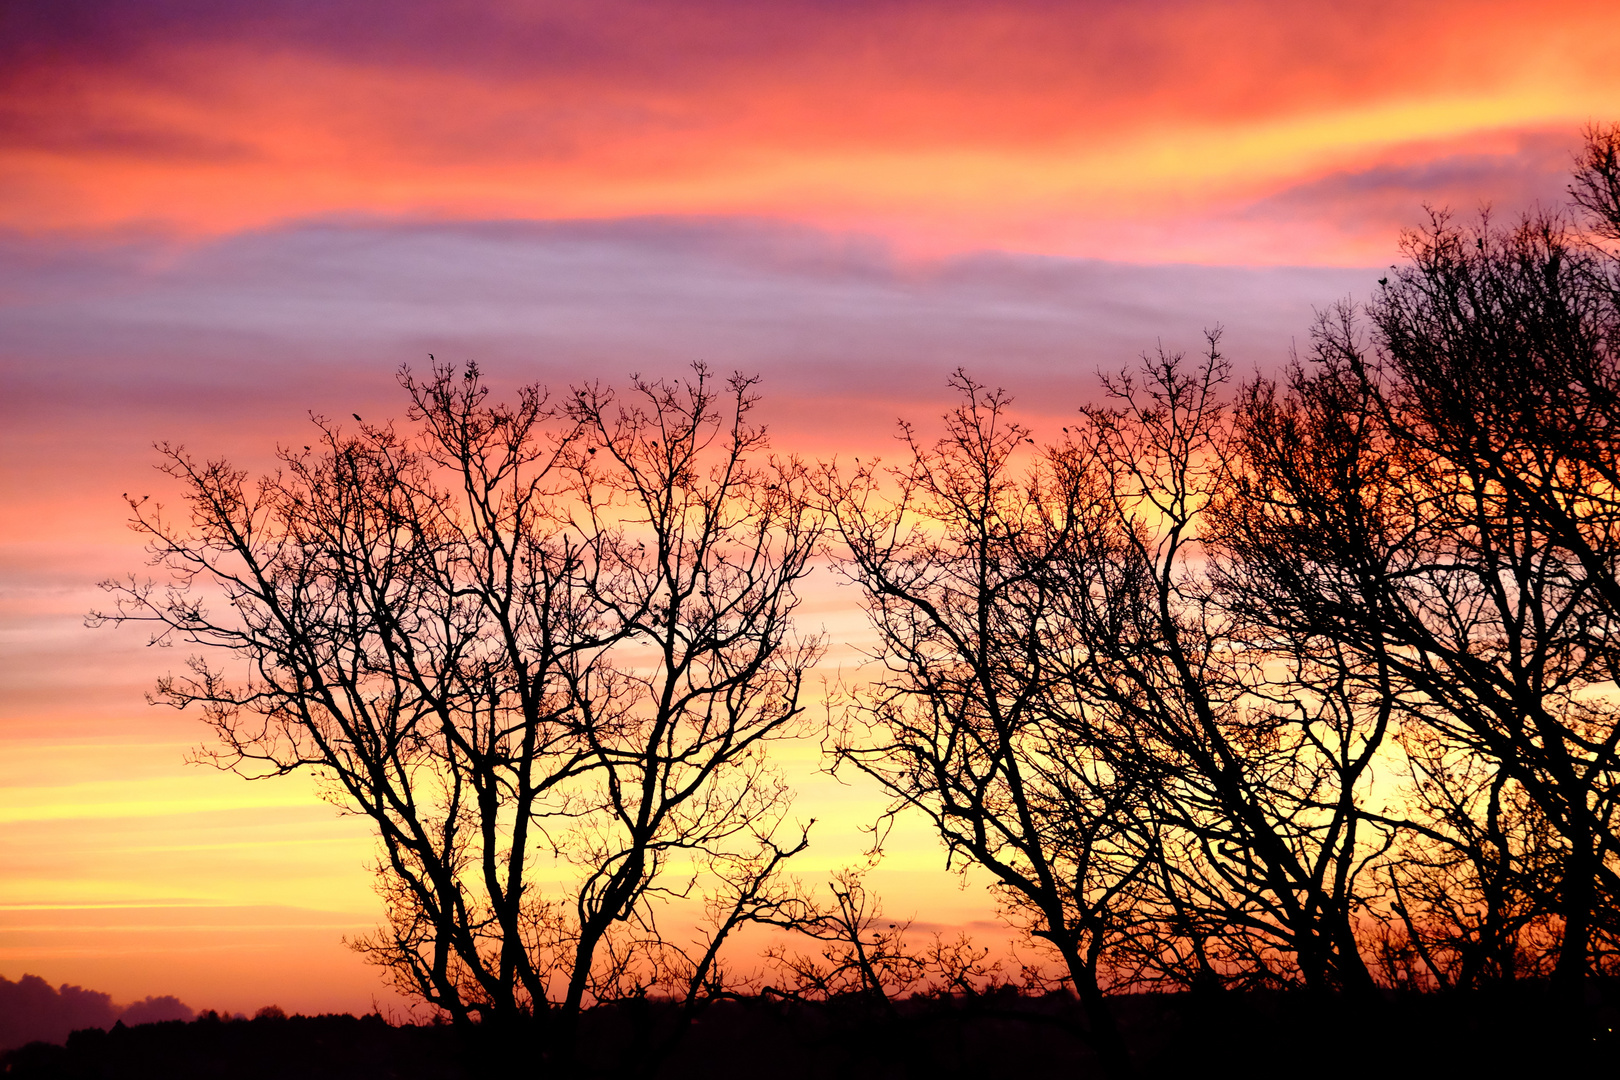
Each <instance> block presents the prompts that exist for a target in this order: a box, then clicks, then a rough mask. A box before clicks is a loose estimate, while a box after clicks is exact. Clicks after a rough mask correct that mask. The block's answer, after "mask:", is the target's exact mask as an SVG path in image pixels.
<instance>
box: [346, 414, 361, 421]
mask: <svg viewBox="0 0 1620 1080" xmlns="http://www.w3.org/2000/svg"><path fill="white" fill-rule="evenodd" d="M349 415H350V416H352V417H354V418H355V419H356V420H358V419H360V414H359V413H350V414H349Z"/></svg>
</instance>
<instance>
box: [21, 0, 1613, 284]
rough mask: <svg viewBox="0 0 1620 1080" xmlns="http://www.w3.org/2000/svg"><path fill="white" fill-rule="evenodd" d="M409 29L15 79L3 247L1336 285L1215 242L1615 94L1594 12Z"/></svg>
mask: <svg viewBox="0 0 1620 1080" xmlns="http://www.w3.org/2000/svg"><path fill="white" fill-rule="evenodd" d="M272 8H274V5H272ZM406 10H407V16H406V17H405V18H404V20H403V23H404V25H403V28H395V29H394V30H393V31H391V32H389V33H381V32H379V34H378V36H376V37H375V38H373V37H368V36H367V34H366V33H365V31H364V28H363V27H362V28H360V29H355V28H352V27H351V28H348V29H347V31H345V30H344V28H342V27H339V28H336V29H331V30H330V33H329V34H328V36H327V37H324V38H319V39H317V38H315V37H312V35H311V34H310V33H306V32H302V31H300V30H299V28H298V26H297V25H296V24H294V23H289V22H287V21H280V22H278V21H276V20H274V19H270V20H268V21H265V20H262V19H261V20H257V21H243V22H241V23H240V24H236V23H229V22H227V23H223V24H209V25H207V26H205V27H202V28H201V29H198V28H191V29H190V31H189V32H188V30H187V28H186V27H184V26H182V27H179V28H177V30H176V31H175V32H174V33H172V34H170V35H168V36H165V37H163V38H147V37H143V36H141V35H139V34H134V36H133V37H132V38H131V39H130V40H128V41H125V40H123V39H119V40H120V41H121V42H122V44H120V46H119V47H118V48H116V49H114V48H110V47H109V48H108V49H101V50H96V49H88V48H86V49H84V50H82V52H83V55H80V53H79V52H76V51H74V49H73V48H72V47H69V46H63V48H62V49H61V50H58V51H56V52H54V53H52V54H50V56H49V59H48V61H46V60H39V59H36V60H35V61H33V62H32V63H25V64H24V65H23V69H24V71H23V73H22V74H18V75H14V76H13V77H12V80H11V88H10V95H9V96H10V98H11V102H12V103H11V105H10V108H9V119H8V121H7V125H6V126H7V128H8V132H9V134H8V137H7V139H6V144H5V146H4V147H3V149H0V193H3V194H4V200H3V205H4V207H5V209H4V210H3V211H0V224H4V225H9V226H11V227H16V228H27V229H37V228H42V227H43V228H67V229H78V228H87V227H105V226H111V225H121V224H127V223H131V222H143V223H153V222H155V223H159V224H161V225H162V226H164V227H165V228H170V229H175V230H179V231H181V232H190V233H217V232H224V231H233V230H237V229H241V228H248V227H257V226H263V225H266V224H270V223H273V222H277V221H282V220H287V219H297V218H306V217H311V216H322V215H331V214H343V215H348V214H356V213H359V214H368V215H369V214H376V215H384V216H395V215H403V216H421V215H428V216H438V217H449V218H536V219H541V218H543V219H556V218H604V217H624V216H640V215H716V214H720V215H735V214H743V215H750V216H760V217H768V218H778V219H788V220H796V221H803V222H809V223H812V224H816V225H820V226H824V227H833V228H844V229H859V230H870V231H876V232H879V233H883V234H886V235H890V236H893V237H895V238H897V239H898V240H900V241H901V242H903V243H906V244H908V245H912V246H916V247H920V248H922V249H926V250H934V251H949V250H960V249H963V248H973V247H1012V248H1019V249H1025V250H1044V251H1052V252H1063V253H1071V254H1076V253H1080V254H1089V255H1098V256H1104V257H1133V258H1140V259H1148V260H1151V259H1155V258H1193V259H1204V260H1210V259H1221V258H1222V253H1223V251H1224V252H1227V254H1228V258H1226V259H1225V260H1223V261H1242V260H1243V259H1245V258H1256V259H1261V260H1265V261H1273V260H1274V259H1275V258H1276V257H1277V256H1278V255H1284V254H1286V255H1289V256H1291V257H1292V258H1293V259H1294V261H1332V260H1333V258H1334V256H1335V255H1337V256H1340V257H1342V256H1343V255H1344V254H1345V252H1343V251H1339V252H1334V251H1326V252H1322V253H1319V254H1317V255H1316V256H1314V257H1312V256H1311V254H1310V253H1302V252H1297V251H1296V252H1287V251H1285V252H1273V251H1269V250H1268V249H1267V245H1268V243H1270V241H1271V238H1270V237H1268V236H1266V235H1259V234H1264V233H1265V230H1264V229H1262V228H1260V227H1258V226H1255V225H1253V224H1251V225H1249V226H1248V227H1247V228H1246V229H1245V230H1239V232H1246V233H1248V234H1255V235H1249V236H1247V237H1245V236H1243V235H1236V234H1233V235H1215V234H1209V235H1206V234H1208V230H1207V229H1204V228H1203V227H1202V226H1200V224H1199V222H1200V221H1201V219H1203V218H1205V217H1208V216H1210V215H1214V216H1216V217H1220V216H1221V215H1222V214H1228V213H1230V212H1232V211H1233V210H1234V208H1240V207H1242V206H1245V205H1247V204H1248V203H1250V202H1252V201H1254V200H1257V199H1263V198H1265V197H1267V196H1269V195H1271V194H1273V193H1275V192H1277V191H1280V190H1282V189H1286V188H1292V187H1297V186H1298V185H1300V184H1303V183H1308V182H1309V181H1311V180H1313V179H1316V178H1319V177H1321V176H1323V175H1326V174H1331V173H1334V172H1336V171H1343V170H1347V169H1366V168H1371V167H1375V166H1377V165H1378V164H1379V163H1380V162H1383V161H1384V160H1386V159H1387V158H1388V157H1389V155H1390V154H1391V153H1392V152H1395V151H1394V148H1397V147H1409V146H1411V145H1413V144H1415V143H1421V142H1425V141H1427V142H1434V141H1445V140H1456V139H1459V138H1464V137H1473V138H1480V137H1486V138H1488V137H1489V133H1491V132H1494V131H1500V130H1504V129H1521V128H1532V127H1541V128H1545V127H1549V126H1555V127H1564V128H1567V129H1570V130H1571V132H1572V133H1573V129H1574V127H1575V126H1576V125H1578V124H1579V123H1580V122H1582V121H1584V120H1586V119H1588V118H1601V117H1603V116H1604V115H1605V114H1606V111H1607V110H1609V109H1610V108H1611V107H1612V102H1613V101H1615V100H1616V91H1617V90H1620V71H1617V70H1616V69H1615V68H1614V66H1613V64H1612V63H1610V56H1609V52H1610V50H1609V49H1608V43H1610V42H1612V41H1614V40H1616V39H1617V37H1620V13H1617V12H1616V11H1614V10H1613V9H1612V6H1610V5H1598V4H1584V5H1583V4H1568V5H1560V6H1559V7H1558V8H1557V9H1556V10H1552V11H1543V12H1539V13H1536V14H1531V13H1530V10H1529V8H1528V6H1527V5H1523V4H1495V5H1479V4H1453V5H1440V6H1437V7H1427V8H1425V9H1423V10H1421V11H1414V10H1411V9H1410V8H1409V7H1407V6H1395V5H1376V4H1375V5H1358V6H1356V7H1355V8H1354V9H1350V8H1345V7H1341V6H1330V5H1323V6H1322V7H1320V8H1318V7H1317V6H1315V5H1297V4H1288V5H1285V4H1276V3H1262V2H1250V3H1169V4H1150V5H1122V4H1091V5H1085V4H1082V5H1029V6H1008V5H985V4H980V5H975V4H950V5H944V6H937V5H916V4H875V5H863V6H858V7H852V8H842V7H838V8H829V7H827V6H826V5H785V6H779V5H771V6H769V7H762V6H759V5H742V4H725V3H714V4H696V5H680V6H674V7H671V6H663V5H649V4H638V5H622V6H619V7H615V8H612V9H605V10H604V9H601V8H597V7H579V6H571V5H552V6H549V7H547V8H546V9H544V11H543V13H542V14H541V15H539V16H532V17H526V16H524V15H523V14H521V13H520V12H518V11H517V10H516V9H515V8H514V9H508V8H505V7H502V6H492V7H490V8H488V9H486V10H483V11H482V12H481V14H479V15H478V16H477V17H476V18H474V17H472V16H469V17H468V18H467V20H465V24H462V23H456V22H454V21H446V19H445V18H442V17H441V18H430V17H429V15H431V14H433V10H432V9H430V8H428V7H426V6H418V7H416V8H410V9H406ZM410 12H415V15H416V19H415V21H412V18H411V17H410V14H409V13H410ZM382 17H383V13H382V12H381V11H379V12H378V18H379V19H380V18H382ZM345 34H346V36H345ZM435 35H437V36H438V39H439V40H441V41H442V42H443V47H442V48H441V49H438V50H435V48H434V47H433V45H434V42H435ZM478 35H484V36H483V37H482V38H479V37H478ZM475 39H476V40H475ZM479 41H482V42H483V44H484V46H485V47H484V48H483V49H479V48H477V47H476V45H477V44H478V42H479ZM1166 224H1170V225H1173V226H1174V228H1172V229H1170V230H1166V229H1165V225H1166ZM1167 232H1168V235H1165V234H1166V233H1167ZM1215 232H1216V234H1219V233H1220V232H1221V230H1218V229H1217V230H1216V231H1215ZM1227 232H1228V233H1230V232H1231V230H1227ZM1156 234H1158V235H1156ZM1177 236H1180V237H1183V239H1181V240H1179V241H1178V240H1176V239H1175V237H1177ZM1329 243H1331V240H1330V241H1329ZM1285 247H1286V245H1285Z"/></svg>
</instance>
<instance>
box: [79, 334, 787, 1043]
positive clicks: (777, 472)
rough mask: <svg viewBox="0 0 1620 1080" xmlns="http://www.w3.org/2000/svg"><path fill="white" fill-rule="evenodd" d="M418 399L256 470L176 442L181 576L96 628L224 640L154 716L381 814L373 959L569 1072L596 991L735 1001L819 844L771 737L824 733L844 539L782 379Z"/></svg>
mask: <svg viewBox="0 0 1620 1080" xmlns="http://www.w3.org/2000/svg"><path fill="white" fill-rule="evenodd" d="M401 382H402V384H403V386H404V388H405V390H406V391H407V393H408V394H409V397H410V402H411V407H410V414H409V417H410V421H411V423H410V425H409V427H408V429H407V430H405V431H404V432H401V431H399V430H396V428H395V426H394V425H392V424H385V425H370V424H362V425H361V427H360V429H359V431H358V432H357V433H354V434H349V433H345V432H344V431H343V430H342V429H340V428H339V427H337V426H336V425H333V424H330V423H328V422H326V421H323V420H319V419H317V421H316V423H317V425H318V427H319V429H320V446H319V448H318V449H316V450H308V449H306V450H305V451H303V452H295V451H291V450H287V451H282V452H281V454H280V458H281V469H280V470H279V471H278V472H276V473H272V474H269V475H266V476H263V477H260V478H258V479H257V480H252V481H250V480H249V478H248V476H247V474H246V473H245V472H244V471H242V470H239V469H235V468H233V467H231V466H230V465H228V464H226V463H224V462H205V461H199V460H197V459H194V458H193V457H191V456H190V455H188V454H187V453H186V452H185V451H184V450H183V449H182V448H179V447H172V446H167V445H165V446H162V447H160V450H161V452H162V455H163V458H164V464H163V468H164V471H165V472H167V473H168V474H169V475H170V476H171V477H173V478H174V479H176V480H177V481H179V482H180V484H181V486H182V488H183V491H184V494H185V498H186V503H187V510H188V512H187V513H186V514H185V515H184V516H183V517H182V518H181V519H180V520H178V521H175V520H172V519H171V518H170V517H168V516H166V515H165V513H164V512H163V510H162V509H161V508H153V507H152V506H151V505H150V504H147V503H144V502H135V501H133V500H132V501H131V510H132V514H133V527H134V528H135V529H136V530H137V531H138V532H140V533H142V534H143V535H145V536H146V537H147V538H148V539H149V541H150V545H151V551H152V559H153V562H154V564H155V565H157V566H158V567H159V568H161V569H162V570H164V571H165V572H166V573H167V575H168V577H167V580H166V581H164V582H161V583H155V582H145V581H139V580H136V579H130V580H128V581H124V582H117V583H109V584H108V586H107V587H108V588H109V589H110V590H111V591H112V592H113V593H114V594H115V595H116V597H117V605H116V607H114V608H113V609H112V610H111V611H109V612H106V613H98V614H96V615H93V616H92V621H95V622H113V623H117V622H123V621H131V620H133V621H147V622H152V623H154V624H156V632H155V634H154V639H155V640H157V641H160V642H163V643H170V642H179V643H184V644H186V645H192V646H199V647H201V650H202V651H201V653H200V654H199V655H197V656H195V657H193V658H192V659H191V660H190V661H189V662H188V669H189V670H188V673H187V674H185V675H178V676H166V677H164V678H163V679H161V680H160V681H159V684H158V690H157V695H156V699H155V700H158V701H162V702H165V703H167V704H171V705H174V706H176V707H179V708H186V707H191V706H196V707H199V708H200V709H201V710H202V712H203V715H204V716H205V718H206V719H207V721H208V723H209V724H210V725H211V726H212V728H213V729H214V732H215V733H216V735H217V736H218V739H219V746H218V748H217V749H215V750H212V751H210V752H208V753H207V754H206V755H205V756H206V757H207V759H208V760H211V761H213V762H214V763H216V764H218V765H219V766H220V767H222V768H226V769H230V770H233V771H236V772H239V773H241V774H243V775H246V776H250V777H263V776H271V775H279V774H285V773H288V772H292V771H294V770H298V769H310V770H313V771H314V772H315V773H316V775H317V776H319V777H320V779H321V782H322V784H323V789H324V791H325V793H326V794H327V796H328V797H329V798H330V799H331V800H332V801H333V802H334V803H336V804H337V805H339V806H340V807H342V808H343V809H344V810H346V811H349V812H354V813H361V814H364V815H366V816H367V817H368V818H369V819H370V820H371V822H372V824H373V826H374V829H375V832H376V836H377V838H378V840H379V842H380V845H381V853H382V856H381V859H380V860H379V863H378V867H377V871H378V881H379V884H380V889H381V892H382V895H383V897H384V899H385V901H386V903H387V912H388V924H387V925H386V926H385V927H383V928H382V929H381V930H379V931H378V932H377V933H375V934H373V935H371V936H369V937H367V938H365V939H362V940H361V941H359V942H357V943H356V947H357V948H359V949H360V950H361V951H362V952H363V953H365V954H366V955H367V956H368V957H369V958H371V959H372V960H374V961H375V962H377V963H379V964H381V965H383V966H384V967H385V968H387V969H388V970H389V971H390V972H392V973H393V976H394V978H395V980H396V981H397V982H398V984H399V985H400V986H401V987H402V988H403V989H404V990H406V991H407V992H410V993H414V994H416V995H419V996H420V997H421V998H423V999H424V1000H426V1001H427V1002H429V1003H430V1004H432V1005H434V1006H436V1007H438V1008H440V1009H443V1010H444V1011H445V1012H446V1013H447V1014H448V1015H449V1016H450V1017H452V1018H453V1019H454V1020H455V1021H456V1022H458V1023H461V1024H467V1023H469V1022H471V1021H473V1020H475V1019H476V1020H479V1021H481V1022H482V1025H483V1027H484V1030H485V1031H486V1033H489V1034H491V1035H494V1036H496V1037H501V1035H502V1033H503V1032H506V1033H513V1034H514V1036H515V1035H516V1034H520V1033H523V1032H526V1031H528V1030H529V1028H530V1027H531V1025H538V1026H540V1027H541V1028H542V1029H543V1031H544V1036H545V1043H544V1046H545V1047H547V1048H549V1049H548V1050H547V1052H548V1053H550V1054H552V1055H554V1056H556V1057H557V1058H558V1059H560V1060H566V1059H568V1057H569V1056H570V1055H571V1052H572V1042H573V1038H574V1031H575V1029H576V1025H577V1018H578V1015H579V1012H580V1010H581V1008H582V1007H583V1006H584V1005H585V1004H587V1003H588V1002H589V1001H590V1000H593V999H597V1000H599V999H602V998H605V997H612V996H615V995H618V994H621V993H625V992H632V991H636V990H638V989H640V988H643V987H645V985H647V984H648V983H649V982H650V981H651V980H652V979H654V978H655V977H656V976H657V973H658V972H659V971H661V970H665V971H667V970H671V969H672V965H673V967H683V965H682V963H681V960H682V958H688V954H690V960H691V962H690V963H687V964H685V965H684V975H685V985H684V986H682V987H680V988H679V989H681V990H683V991H684V992H686V993H687V994H688V995H689V996H692V995H698V994H700V993H702V992H703V990H704V988H705V987H709V986H712V984H713V981H714V979H715V978H716V977H717V974H718V969H717V966H716V965H717V964H718V953H719V947H720V945H721V944H722V943H723V941H724V938H725V936H726V935H727V934H728V933H729V932H730V931H731V930H732V929H734V928H735V927H736V926H737V925H738V924H739V923H740V922H745V921H748V920H749V919H752V918H754V917H755V916H756V915H757V914H760V913H761V912H765V911H768V910H769V909H770V908H771V906H772V905H773V903H774V902H775V896H776V894H775V893H774V892H773V888H772V886H771V884H770V882H771V880H772V877H773V875H774V874H775V873H776V871H777V869H778V868H779V866H780V864H781V862H782V861H783V860H784V859H786V858H788V857H789V856H791V855H792V854H793V853H795V852H797V851H799V850H802V848H803V847H804V843H805V837H804V835H803V833H802V831H797V830H795V831H792V832H791V833H784V832H783V830H784V826H783V825H782V819H783V815H784V813H785V811H786V808H787V803H788V797H789V792H788V791H787V789H786V788H785V786H784V785H783V783H782V781H781V780H780V779H779V777H778V776H777V774H776V773H775V772H774V770H773V769H772V767H771V766H770V764H769V762H768V759H767V755H766V750H767V747H768V746H769V744H770V743H771V742H772V741H773V740H776V739H779V738H782V737H784V736H788V735H791V734H793V733H795V731H796V730H797V729H798V728H799V727H800V726H801V725H802V720H801V710H800V704H799V690H800V683H801V680H802V677H803V673H804V671H805V670H806V668H808V667H809V666H810V665H811V664H813V662H814V661H815V658H816V656H817V655H818V651H819V642H818V641H817V640H816V639H814V638H803V637H800V636H797V635H796V633H795V631H794V629H793V624H792V615H793V611H794V609H795V607H796V606H797V603H798V599H797V595H796V593H795V585H796V583H797V582H798V581H799V580H800V579H801V578H802V577H803V576H804V575H805V574H806V573H807V572H808V568H809V559H810V556H811V553H812V551H813V550H814V548H815V545H816V543H817V541H818V537H819V525H818V521H817V517H816V515H815V513H814V512H813V511H812V510H811V509H810V506H809V502H808V500H807V499H806V498H805V481H804V477H803V475H802V472H803V470H802V469H801V468H800V467H799V466H798V465H797V464H796V463H795V462H793V461H791V460H787V461H776V460H769V461H764V460H761V458H762V456H763V452H764V450H765V446H766V440H765V434H764V432H763V430H762V429H759V428H757V427H754V426H752V425H751V424H750V423H749V421H748V414H749V412H750V410H751V408H752V406H753V404H754V396H753V392H752V383H751V381H750V380H746V379H743V378H740V377H738V378H734V379H732V380H731V381H730V382H729V383H727V384H726V385H725V386H724V388H721V387H717V386H716V385H715V382H714V380H713V379H712V377H711V376H710V375H709V373H708V372H707V370H706V369H704V368H703V367H701V366H699V367H697V368H696V369H695V370H694V374H693V376H692V377H691V378H690V379H688V380H686V381H684V382H680V383H664V382H647V381H642V380H636V381H635V382H634V384H633V386H632V388H631V390H630V393H629V394H628V396H626V397H625V398H622V399H621V398H619V397H617V396H616V395H615V394H614V393H613V392H611V391H610V390H607V389H604V388H601V387H599V386H587V387H582V388H579V389H577V390H575V391H574V392H573V393H572V394H571V395H570V396H569V397H568V398H567V399H566V400H564V401H563V402H561V403H560V404H559V403H553V402H551V401H550V400H549V399H548V398H547V396H546V394H545V393H544V391H542V390H540V389H539V388H537V387H528V388H525V389H523V390H522V391H521V392H520V394H519V397H518V399H517V402H516V404H515V405H511V406H506V405H498V404H491V403H490V402H489V401H488V390H487V388H486V387H485V386H484V385H483V383H482V380H481V379H480V377H479V375H478V372H477V370H476V369H475V368H472V367H468V368H467V369H466V370H465V371H462V372H460V373H457V372H456V371H454V370H452V369H451V368H449V367H444V366H436V367H435V369H434V371H433V374H432V377H431V378H429V379H427V380H425V381H418V380H417V379H415V378H414V377H412V376H411V375H410V374H409V373H408V372H406V373H403V374H402V376H401ZM779 833H782V834H783V835H787V836H788V839H787V840H785V841H782V840H778V835H779ZM557 879H561V880H562V882H563V884H562V886H561V888H560V889H556V888H549V887H548V882H550V881H554V880H557ZM699 897H702V898H705V899H706V901H707V907H708V909H709V914H710V916H711V927H710V937H709V939H708V940H706V941H704V942H700V943H699V945H700V947H699V948H698V949H696V950H695V952H694V951H693V950H677V951H676V954H675V955H671V950H674V949H675V945H676V943H672V942H667V941H665V940H664V938H663V937H662V935H661V934H660V933H659V931H658V921H657V917H656V911H655V908H656V905H657V904H658V903H659V902H660V901H665V900H670V899H679V898H693V899H696V898H699Z"/></svg>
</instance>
